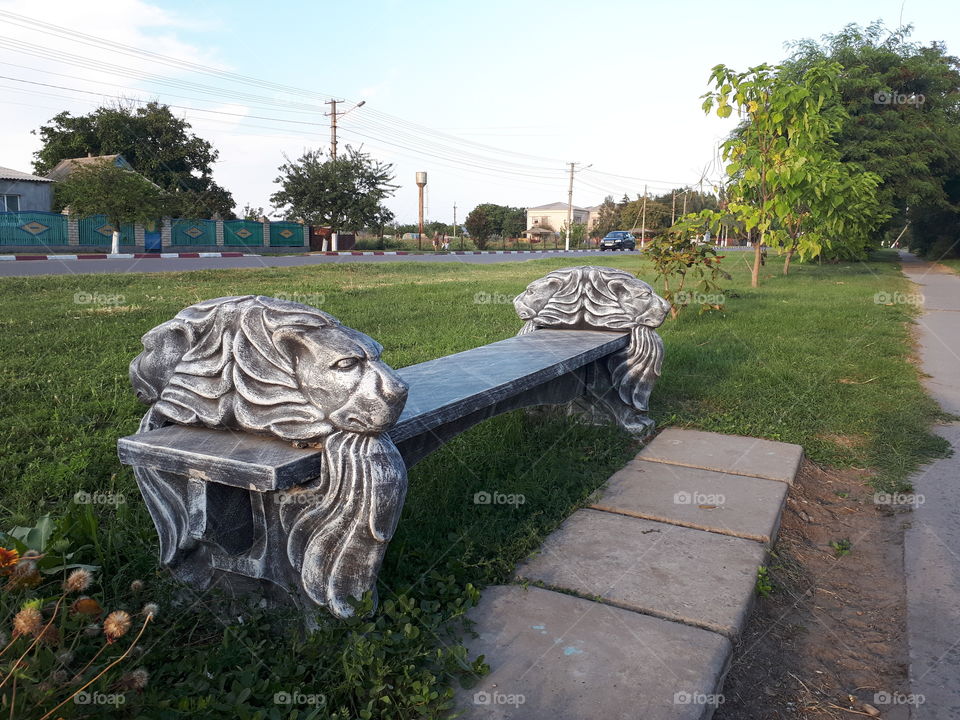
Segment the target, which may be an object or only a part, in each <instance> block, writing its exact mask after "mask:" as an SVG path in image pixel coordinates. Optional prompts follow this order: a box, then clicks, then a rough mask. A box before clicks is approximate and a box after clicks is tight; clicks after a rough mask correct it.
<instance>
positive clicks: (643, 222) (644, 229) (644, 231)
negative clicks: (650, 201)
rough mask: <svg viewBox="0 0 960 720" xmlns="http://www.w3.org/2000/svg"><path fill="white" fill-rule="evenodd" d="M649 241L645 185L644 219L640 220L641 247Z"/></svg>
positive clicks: (645, 189)
mask: <svg viewBox="0 0 960 720" xmlns="http://www.w3.org/2000/svg"><path fill="white" fill-rule="evenodd" d="M646 242H647V186H646V185H644V186H643V220H641V221H640V247H643V246H644V245H645V244H646Z"/></svg>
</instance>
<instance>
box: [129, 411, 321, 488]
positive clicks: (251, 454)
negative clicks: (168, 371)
mask: <svg viewBox="0 0 960 720" xmlns="http://www.w3.org/2000/svg"><path fill="white" fill-rule="evenodd" d="M117 450H118V454H119V456H120V461H121V462H123V463H124V464H126V465H135V466H136V465H139V466H143V467H150V468H154V469H157V470H165V471H167V472H174V473H181V474H183V475H187V476H190V477H193V478H197V479H201V480H208V481H210V482H216V483H221V484H223V485H233V486H234V487H243V488H248V489H250V490H256V491H258V492H267V491H270V490H284V489H286V488H289V487H292V486H294V485H298V484H302V483H304V482H306V481H307V480H309V479H311V478H315V477H318V476H319V475H320V473H321V469H322V467H323V452H322V451H321V450H316V449H313V448H302V449H301V448H295V447H294V446H293V445H291V444H290V443H289V442H284V441H283V440H277V439H276V438H271V437H264V436H260V435H250V434H247V433H240V432H230V431H228V430H211V429H209V428H200V427H187V426H184V425H167V426H166V427H162V428H159V429H157V430H150V431H149V432H145V433H138V434H137V435H129V436H127V437H124V438H120V439H119V440H118V441H117Z"/></svg>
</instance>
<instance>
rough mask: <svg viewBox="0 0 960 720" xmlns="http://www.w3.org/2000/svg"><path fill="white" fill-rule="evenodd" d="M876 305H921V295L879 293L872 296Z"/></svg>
mask: <svg viewBox="0 0 960 720" xmlns="http://www.w3.org/2000/svg"><path fill="white" fill-rule="evenodd" d="M873 302H875V303H876V304H877V305H923V295H921V294H920V293H902V292H885V291H882V290H881V291H880V292H878V293H876V294H874V296H873Z"/></svg>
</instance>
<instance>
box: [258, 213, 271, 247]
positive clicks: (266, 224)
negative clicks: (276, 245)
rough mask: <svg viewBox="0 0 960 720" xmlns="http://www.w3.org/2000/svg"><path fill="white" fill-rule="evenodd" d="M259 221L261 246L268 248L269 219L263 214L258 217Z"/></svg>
mask: <svg viewBox="0 0 960 720" xmlns="http://www.w3.org/2000/svg"><path fill="white" fill-rule="evenodd" d="M260 222H262V223H263V246H264V247H265V248H268V247H270V220H268V219H267V216H266V215H264V216H263V217H262V218H260Z"/></svg>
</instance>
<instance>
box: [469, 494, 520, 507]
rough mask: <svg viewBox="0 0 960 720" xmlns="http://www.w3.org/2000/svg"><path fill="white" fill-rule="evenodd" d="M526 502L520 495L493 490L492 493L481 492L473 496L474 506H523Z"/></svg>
mask: <svg viewBox="0 0 960 720" xmlns="http://www.w3.org/2000/svg"><path fill="white" fill-rule="evenodd" d="M526 501H527V498H526V496H524V495H522V494H521V493H502V492H497V491H496V490H494V491H493V492H492V493H491V492H487V491H486V490H481V491H480V492H478V493H474V494H473V504H474V505H514V506H516V505H523V504H524V503H525V502H526Z"/></svg>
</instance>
